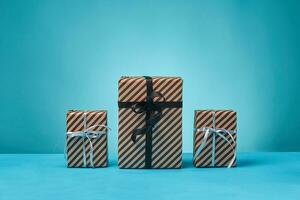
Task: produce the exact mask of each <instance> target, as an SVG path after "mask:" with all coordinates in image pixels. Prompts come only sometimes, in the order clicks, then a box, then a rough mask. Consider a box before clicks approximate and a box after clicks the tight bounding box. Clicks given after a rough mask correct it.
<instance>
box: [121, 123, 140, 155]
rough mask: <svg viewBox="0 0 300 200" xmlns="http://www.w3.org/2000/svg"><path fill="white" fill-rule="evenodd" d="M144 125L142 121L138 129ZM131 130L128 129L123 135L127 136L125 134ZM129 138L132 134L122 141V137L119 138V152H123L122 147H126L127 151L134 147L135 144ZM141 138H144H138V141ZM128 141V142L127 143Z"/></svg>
mask: <svg viewBox="0 0 300 200" xmlns="http://www.w3.org/2000/svg"><path fill="white" fill-rule="evenodd" d="M143 123H144V121H143V120H142V121H141V122H140V123H139V124H138V126H137V127H136V128H138V127H140V126H141V125H142V124H143ZM130 128H131V127H128V128H127V129H126V130H125V131H124V132H123V133H124V134H125V133H128V131H129V130H130ZM128 137H131V134H128V135H127V136H124V138H123V139H122V140H121V139H120V137H119V150H121V149H120V147H122V148H125V147H126V149H130V148H131V146H132V145H134V142H133V141H132V140H131V139H128ZM139 138H142V137H138V138H137V141H138V140H139ZM126 140H127V142H125V141H126ZM128 145H129V146H128ZM119 156H121V155H119Z"/></svg>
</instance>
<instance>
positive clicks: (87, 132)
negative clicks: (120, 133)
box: [65, 112, 111, 168]
mask: <svg viewBox="0 0 300 200" xmlns="http://www.w3.org/2000/svg"><path fill="white" fill-rule="evenodd" d="M83 123H84V129H83V131H68V132H67V134H66V135H67V136H69V137H70V138H73V137H82V139H83V140H82V143H83V145H82V148H83V165H84V167H86V166H87V164H86V149H85V138H87V139H88V141H89V144H90V164H91V166H92V167H93V168H94V147H93V143H92V140H91V139H93V138H99V137H101V136H102V135H106V134H107V132H108V130H111V129H110V128H109V127H108V126H105V125H101V124H97V125H93V126H90V127H88V128H87V112H84V113H83ZM96 127H104V128H106V129H107V130H106V131H92V129H94V128H96ZM66 150H67V144H66V147H65V157H66V160H68V158H67V156H68V154H67V152H66Z"/></svg>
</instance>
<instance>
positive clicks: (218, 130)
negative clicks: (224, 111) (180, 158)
mask: <svg viewBox="0 0 300 200" xmlns="http://www.w3.org/2000/svg"><path fill="white" fill-rule="evenodd" d="M195 131H197V132H198V131H204V132H205V134H204V137H203V139H202V142H201V145H200V146H199V148H198V149H197V151H196V153H195V157H197V156H199V155H200V153H201V151H202V150H203V148H204V146H205V145H206V142H207V139H208V136H209V135H210V134H212V136H213V138H212V143H213V144H212V162H211V166H212V167H214V166H215V152H216V144H215V140H216V136H219V137H221V138H222V139H223V140H225V141H226V142H227V143H228V144H229V145H230V148H231V149H232V151H233V152H234V154H233V158H232V159H231V161H230V163H229V165H228V168H230V167H232V165H233V163H234V161H235V158H236V150H235V145H236V142H235V139H234V137H233V135H232V134H235V133H236V131H231V130H226V129H222V128H216V113H215V112H213V128H210V127H204V128H199V129H195ZM225 134H227V135H229V137H230V139H231V141H230V140H228V139H227V137H226V136H224V135H225Z"/></svg>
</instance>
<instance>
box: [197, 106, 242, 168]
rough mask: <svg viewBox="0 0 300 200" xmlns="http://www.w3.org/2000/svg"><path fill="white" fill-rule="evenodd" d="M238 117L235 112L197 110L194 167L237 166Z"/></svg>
mask: <svg viewBox="0 0 300 200" xmlns="http://www.w3.org/2000/svg"><path fill="white" fill-rule="evenodd" d="M236 138H237V115H236V112H235V111H233V110H196V111H195V118H194V151H193V152H194V166H195V167H234V166H236Z"/></svg>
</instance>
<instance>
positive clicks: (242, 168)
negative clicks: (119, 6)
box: [0, 153, 300, 200]
mask: <svg viewBox="0 0 300 200" xmlns="http://www.w3.org/2000/svg"><path fill="white" fill-rule="evenodd" d="M191 159H192V155H191V154H184V156H183V168H182V169H171V170H166V169H160V170H158V169H153V170H145V169H127V170H125V169H118V166H117V159H116V156H110V164H109V167H107V168H98V169H85V168H80V169H73V168H67V167H66V165H65V161H64V157H63V155H61V154H2V155H1V154H0V199H1V200H9V199H30V200H34V199H41V200H42V199H43V200H48V199H66V200H67V199H72V200H74V199H86V200H91V199H99V200H100V199H125V200H126V199H139V200H147V199H171V200H176V199H193V200H196V199H201V198H202V199H300V153H239V154H238V166H237V167H236V168H232V169H228V168H194V167H193V165H192V162H191Z"/></svg>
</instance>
